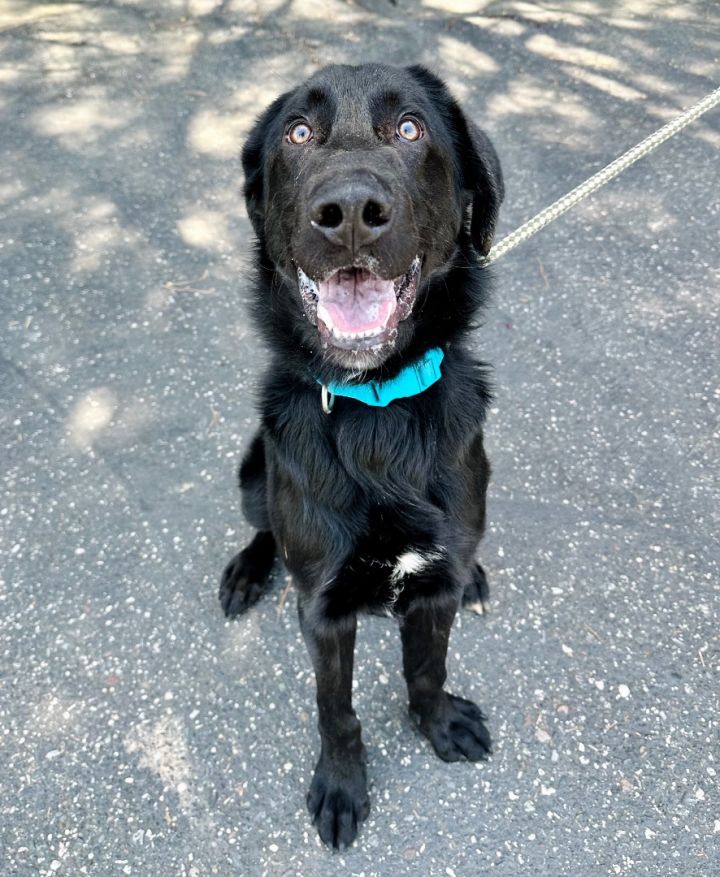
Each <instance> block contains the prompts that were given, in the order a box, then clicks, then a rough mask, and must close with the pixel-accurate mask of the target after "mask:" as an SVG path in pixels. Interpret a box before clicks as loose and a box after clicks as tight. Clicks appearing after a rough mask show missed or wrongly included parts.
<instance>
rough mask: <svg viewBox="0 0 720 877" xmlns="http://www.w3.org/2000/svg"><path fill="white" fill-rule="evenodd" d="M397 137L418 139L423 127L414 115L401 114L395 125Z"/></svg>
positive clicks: (411, 139) (410, 139)
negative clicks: (401, 116)
mask: <svg viewBox="0 0 720 877" xmlns="http://www.w3.org/2000/svg"><path fill="white" fill-rule="evenodd" d="M397 133H398V137H400V138H401V139H402V140H409V141H411V142H412V141H413V140H419V139H420V138H421V137H422V136H423V133H424V132H423V127H422V125H421V124H420V122H418V120H417V119H416V118H415V117H414V116H403V118H402V119H400V121H399V122H398V126H397Z"/></svg>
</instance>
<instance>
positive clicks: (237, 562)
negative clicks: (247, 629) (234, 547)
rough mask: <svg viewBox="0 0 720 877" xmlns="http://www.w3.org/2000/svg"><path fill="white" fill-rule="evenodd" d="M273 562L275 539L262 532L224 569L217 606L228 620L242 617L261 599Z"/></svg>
mask: <svg viewBox="0 0 720 877" xmlns="http://www.w3.org/2000/svg"><path fill="white" fill-rule="evenodd" d="M274 560H275V539H274V538H273V534H272V533H271V532H270V531H269V530H261V531H260V532H259V533H256V534H255V538H254V539H253V540H252V542H251V543H250V544H249V545H248V546H247V548H243V550H242V551H241V552H240V553H239V554H236V555H235V557H233V559H232V560H231V561H230V563H229V564H228V565H227V566H226V567H225V569H224V571H223V574H222V579H221V581H220V594H219V596H220V605H221V606H222V608H223V611H224V612H225V615H227V617H228V618H233V617H234V616H236V615H241V614H242V613H243V612H245V611H246V610H247V609H249V608H250V607H251V606H252V605H253V604H254V603H257V601H258V600H259V599H260V597H262V595H263V594H264V593H265V589H266V588H267V584H268V579H269V578H270V573H271V572H272V567H273V561H274Z"/></svg>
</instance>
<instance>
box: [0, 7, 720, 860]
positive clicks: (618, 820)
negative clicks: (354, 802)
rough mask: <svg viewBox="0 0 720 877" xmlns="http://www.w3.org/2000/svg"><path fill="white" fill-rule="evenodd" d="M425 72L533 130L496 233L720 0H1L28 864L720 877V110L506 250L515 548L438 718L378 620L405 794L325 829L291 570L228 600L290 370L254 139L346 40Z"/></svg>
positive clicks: (672, 109) (3, 297) (19, 853)
mask: <svg viewBox="0 0 720 877" xmlns="http://www.w3.org/2000/svg"><path fill="white" fill-rule="evenodd" d="M365 60H381V61H390V62H395V63H399V64H405V63H417V62H421V63H425V64H427V65H428V66H430V67H432V68H433V69H434V70H435V71H437V72H438V73H439V74H440V75H442V76H443V77H445V78H446V79H447V81H448V82H449V83H450V85H451V87H452V88H453V90H454V91H455V93H456V94H457V96H458V97H459V98H460V99H461V100H462V102H463V104H464V105H465V107H466V108H467V110H468V112H469V113H470V114H471V115H472V116H473V118H474V119H475V120H476V121H478V122H479V123H480V124H481V125H482V126H483V127H484V128H485V130H486V131H487V132H488V133H489V134H490V136H491V138H492V139H493V141H494V142H495V144H496V146H497V149H498V152H499V154H500V157H501V160H502V162H503V167H504V170H505V178H506V184H507V201H506V204H505V206H504V209H503V214H502V222H501V224H500V227H499V237H502V236H503V234H505V233H508V232H510V231H512V230H513V229H514V228H515V227H516V226H517V225H519V224H520V222H522V221H524V220H525V219H527V218H529V217H530V216H532V215H533V214H534V213H535V212H536V211H537V210H538V209H540V208H541V207H543V206H545V205H546V204H548V203H549V202H550V201H552V200H553V199H554V198H556V197H558V196H559V195H561V194H563V193H564V192H565V191H567V190H568V189H570V188H572V187H573V186H574V185H576V184H577V183H579V182H581V181H582V180H584V179H585V178H586V177H587V176H589V175H590V174H591V173H593V172H594V171H596V170H597V169H599V168H600V167H602V166H603V165H605V164H606V163H607V162H608V161H610V160H611V159H613V158H614V157H616V156H617V155H618V154H619V153H621V152H622V151H624V150H625V149H626V148H628V147H630V146H632V145H634V144H635V143H636V142H637V141H638V140H640V139H641V138H642V137H643V136H645V135H647V134H649V133H651V132H652V131H654V130H655V129H656V128H658V127H659V126H660V125H661V124H663V123H664V122H665V121H667V120H668V119H670V118H672V117H673V116H674V115H675V114H677V113H678V112H679V111H680V110H681V109H683V108H685V107H687V106H689V105H690V104H692V103H694V102H695V101H696V100H698V99H699V98H700V97H702V96H703V95H705V94H706V93H707V92H709V91H710V90H711V89H713V88H715V87H717V85H718V70H719V69H720V68H719V64H718V62H719V60H720V11H719V10H718V7H717V4H716V3H713V2H711V0H707V2H705V0H698V2H687V3H683V4H679V3H674V2H664V0H605V2H587V0H570V2H567V3H549V2H544V0H543V2H538V3H529V2H521V0H517V2H486V0H475V2H467V0H425V2H422V3H420V2H411V0H397V2H385V0H383V2H381V0H355V2H352V0H347V2H342V0H310V2H303V3H301V2H299V0H295V2H291V0H270V2H262V3H260V2H255V3H253V2H247V0H223V2H220V0H186V2H180V0H169V2H163V3H152V2H150V0H124V2H123V0H117V2H105V0H97V2H88V3H46V4H43V3H37V2H25V0H7V2H5V3H2V4H0V333H1V334H0V436H1V437H0V455H1V456H0V476H1V481H0V485H1V487H0V489H1V496H0V557H1V565H0V861H1V862H2V863H3V864H2V866H0V870H1V871H2V873H3V874H7V875H9V877H10V875H12V877H31V875H37V877H45V875H72V877H79V875H97V877H111V875H112V877H114V875H138V877H208V875H220V877H230V875H243V877H265V875H267V877H330V875H340V874H342V875H352V877H376V875H382V877H403V875H411V874H412V875H422V877H477V875H480V874H497V875H498V877H526V875H528V877H530V875H532V877H544V875H547V877H600V875H633V877H644V875H647V877H671V875H682V877H711V875H713V874H718V873H720V805H719V802H718V776H717V773H718V771H720V763H719V762H720V734H719V730H720V714H719V712H718V709H719V706H720V703H719V692H720V684H719V680H718V669H719V667H720V643H719V642H718V618H719V615H720V600H719V599H718V574H719V573H720V537H719V534H720V451H719V442H718V440H719V439H720V433H719V427H718V413H719V411H720V319H719V313H720V283H719V281H720V256H719V252H720V248H719V246H718V238H719V234H718V233H719V231H720V163H719V161H718V148H719V147H720V110H715V111H713V112H712V113H709V114H708V115H706V116H705V117H703V119H701V120H700V121H699V122H697V123H696V124H694V125H693V127H692V128H690V129H688V130H687V131H685V132H684V133H682V134H680V135H679V136H677V137H675V138H674V139H673V140H671V141H670V142H669V143H666V144H665V145H663V146H662V147H660V148H659V149H658V150H657V151H656V152H655V153H653V154H652V156H649V157H647V158H645V159H643V160H642V161H641V162H639V163H638V164H636V165H635V166H634V167H632V168H631V169H630V170H628V171H627V172H626V173H625V174H624V175H623V176H622V177H621V178H620V179H618V180H616V181H615V182H613V183H611V184H610V185H609V186H607V187H606V188H605V189H603V190H602V192H600V193H599V194H598V195H596V196H594V197H593V198H592V199H591V200H589V201H586V202H584V203H583V204H582V205H581V206H580V207H579V208H577V209H576V210H574V211H573V212H572V213H571V214H568V215H567V216H566V217H564V218H563V219H561V220H559V221H558V222H556V223H554V224H553V225H552V226H551V227H550V228H548V229H546V230H545V231H543V232H542V233H541V234H539V235H538V236H537V237H535V238H533V240H532V241H530V242H528V243H526V244H524V245H523V246H522V247H520V248H518V249H516V250H515V251H513V253H512V254H510V255H508V256H507V257H506V258H504V259H503V260H502V261H501V262H499V263H498V265H497V267H496V269H495V273H496V293H495V298H494V301H493V304H492V306H491V307H490V309H489V310H488V312H487V314H486V317H485V320H484V325H483V326H482V327H481V328H480V329H479V330H478V331H477V333H476V336H475V342H474V343H475V345H476V349H477V352H478V355H479V356H481V357H482V358H483V359H485V360H487V361H488V362H491V363H492V364H493V366H494V382H495V387H496V399H495V402H494V405H493V408H492V412H491V415H490V418H489V422H488V428H487V443H488V448H489V454H490V457H491V461H492V464H493V473H494V474H493V481H492V485H491V493H490V506H489V522H490V523H489V532H488V534H487V537H486V540H485V542H484V545H483V547H482V550H481V558H482V562H483V564H484V566H485V568H486V570H487V572H488V576H489V578H490V582H491V588H492V612H491V614H489V615H487V616H484V617H478V616H474V615H470V614H465V615H463V616H462V618H461V619H460V620H459V622H458V623H457V625H456V628H455V630H454V632H453V636H452V640H451V649H450V652H451V657H450V687H451V689H452V690H453V691H454V692H456V693H459V694H464V695H465V696H469V697H472V698H473V699H475V700H476V701H477V702H478V703H480V704H481V705H482V706H483V708H484V709H485V711H486V712H487V714H488V716H489V724H490V728H491V731H492V734H493V737H494V741H495V753H494V755H493V757H492V758H491V759H490V760H489V761H488V762H486V763H483V764H479V765H467V764H454V765H446V764H443V763H442V762H440V761H439V760H437V759H436V757H435V756H434V754H433V753H432V751H431V749H430V746H429V744H427V743H426V742H425V741H424V740H423V739H422V738H420V737H419V736H418V735H417V733H416V732H415V731H414V729H413V728H412V726H411V724H410V722H409V720H408V717H407V714H406V706H405V693H404V687H403V682H402V677H401V673H400V648H399V638H398V634H397V630H396V628H395V626H394V625H393V624H392V623H391V622H390V621H385V620H381V619H369V620H363V621H362V623H361V626H360V631H359V636H358V644H357V649H356V656H357V657H356V674H355V675H356V683H355V684H356V698H355V700H356V707H357V711H358V715H359V716H360V718H361V720H362V722H363V728H364V736H365V740H366V745H367V747H368V753H369V779H370V793H371V797H372V812H371V815H370V818H369V819H368V821H367V823H366V824H365V825H364V827H363V828H362V831H361V833H360V836H359V839H358V842H357V844H356V845H355V846H354V847H353V848H351V849H350V850H348V851H346V852H343V853H331V852H328V851H327V850H326V849H325V848H324V847H323V846H322V845H321V844H320V842H319V840H318V838H317V836H316V833H315V830H314V829H313V828H312V826H311V825H310V824H309V820H308V817H307V813H306V811H305V804H304V795H305V791H306V789H307V786H308V784H309V781H310V777H311V773H312V769H313V766H314V761H315V758H316V755H317V751H318V737H317V733H316V730H315V707H314V681H313V677H312V674H311V669H310V663H309V660H308V658H307V656H306V653H305V649H304V645H303V643H302V641H301V637H300V634H299V630H298V625H297V620H296V617H295V611H294V609H295V607H294V595H293V592H292V590H291V589H290V588H289V583H288V581H287V580H286V578H285V576H284V574H283V573H282V571H280V570H278V573H277V576H276V582H275V587H274V589H273V591H272V593H270V594H269V595H268V597H267V598H266V599H264V600H263V601H262V602H261V603H260V604H259V605H258V606H257V607H256V608H255V609H254V610H253V611H252V612H251V613H250V614H249V615H248V616H247V617H245V618H243V619H241V620H240V621H238V622H228V621H226V620H225V619H224V617H223V615H222V613H221V611H220V608H219V604H218V602H217V597H216V593H217V586H218V579H219V574H220V571H221V569H222V567H223V565H224V563H225V562H226V561H227V559H228V558H229V557H230V556H231V555H232V554H233V553H234V552H235V551H236V550H237V548H238V546H240V545H241V544H242V543H243V542H244V541H245V540H247V539H248V537H249V536H250V531H249V530H248V528H247V526H246V525H245V524H244V522H243V521H242V518H241V513H240V503H239V494H238V493H237V490H236V486H235V469H236V466H237V463H238V461H239V458H240V455H241V453H242V449H243V447H244V446H245V444H246V442H247V441H248V439H249V437H250V435H251V433H252V430H253V428H254V424H255V414H254V398H255V395H254V394H255V392H256V386H257V379H258V376H259V374H260V371H261V369H262V365H263V361H264V352H263V349H262V346H261V344H260V343H259V342H258V340H257V339H256V337H255V333H254V330H253V328H252V326H251V325H250V324H249V322H248V317H247V312H246V304H247V300H248V282H247V270H248V264H249V252H250V250H249V245H250V227H249V222H248V220H247V218H246V215H245V210H244V206H243V203H242V199H241V197H240V187H241V182H242V179H241V171H240V167H239V161H238V153H239V149H240V146H241V143H242V139H243V137H244V135H245V134H246V133H247V131H248V130H249V128H250V126H251V124H252V121H253V119H254V118H255V116H256V115H257V114H258V112H259V111H260V110H261V109H262V108H263V107H264V106H265V105H266V104H267V103H268V102H269V101H270V100H271V99H272V98H273V97H274V96H275V95H276V94H277V93H278V92H279V91H281V90H283V89H284V88H286V87H287V86H289V85H291V84H293V83H295V82H297V81H299V80H301V79H302V78H304V77H305V76H306V75H308V74H309V73H311V72H312V71H314V70H316V69H317V68H318V67H319V66H322V65H323V64H326V63H330V62H334V61H346V62H360V61H365Z"/></svg>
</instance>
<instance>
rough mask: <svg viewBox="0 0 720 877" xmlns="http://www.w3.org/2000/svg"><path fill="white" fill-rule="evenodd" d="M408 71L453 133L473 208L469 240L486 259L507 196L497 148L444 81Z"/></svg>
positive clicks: (463, 185)
mask: <svg viewBox="0 0 720 877" xmlns="http://www.w3.org/2000/svg"><path fill="white" fill-rule="evenodd" d="M408 72H409V73H410V75H411V76H412V77H413V78H414V79H415V80H416V82H418V83H420V85H422V87H423V88H424V89H425V91H426V93H427V94H428V97H429V98H430V100H431V101H432V102H433V104H434V105H435V107H436V109H437V110H438V111H439V112H440V114H441V115H442V116H443V117H444V120H445V122H446V123H447V125H448V128H449V130H450V131H451V132H452V135H453V139H454V141H455V142H454V146H455V157H456V162H457V170H458V174H459V177H460V185H461V188H462V189H463V190H464V191H465V192H466V193H467V197H468V201H469V203H470V204H471V205H472V207H471V211H472V214H471V219H470V239H471V240H472V243H473V246H474V247H475V249H476V250H477V251H478V252H479V253H481V254H482V255H483V256H487V254H488V253H489V252H490V247H491V246H492V242H493V236H494V234H495V223H496V222H497V218H498V213H499V211H500V205H501V203H502V200H503V198H504V196H505V186H504V184H503V177H502V171H501V170H500V160H499V159H498V156H497V153H496V152H495V147H494V146H493V145H492V143H491V142H490V138H489V137H488V136H487V134H485V133H484V132H483V131H481V130H480V129H479V128H478V127H477V125H475V124H474V123H473V122H472V121H470V119H468V118H467V117H466V116H465V113H463V111H462V109H461V108H460V105H459V104H458V102H457V101H456V100H455V99H454V98H453V97H452V95H451V94H450V92H449V91H448V89H447V87H446V86H445V84H444V83H443V82H442V80H441V79H439V78H438V77H437V76H435V74H434V73H431V72H430V71H429V70H427V69H426V68H425V67H421V66H420V65H414V66H412V67H408Z"/></svg>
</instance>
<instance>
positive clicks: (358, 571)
mask: <svg viewBox="0 0 720 877" xmlns="http://www.w3.org/2000/svg"><path fill="white" fill-rule="evenodd" d="M433 523H434V522H432V521H429V522H427V525H426V526H425V527H422V526H419V522H418V520H417V518H416V517H415V518H413V519H412V520H407V518H406V517H405V516H404V515H402V513H401V512H400V511H399V510H397V509H387V508H383V509H376V510H374V512H372V513H371V514H370V515H369V520H368V529H367V532H366V533H365V534H364V535H363V536H362V537H361V538H360V539H359V540H358V542H357V544H356V545H355V546H354V549H353V550H352V552H351V553H350V555H349V556H348V557H347V558H346V559H345V561H344V562H343V564H342V565H341V567H340V569H339V570H338V572H337V574H336V575H335V576H334V577H333V578H332V579H331V580H330V581H329V582H328V583H327V584H326V585H325V586H324V587H323V594H322V599H323V603H324V610H325V613H326V614H327V615H328V616H330V617H334V618H338V617H341V616H343V615H346V614H350V613H354V612H358V611H368V612H371V613H373V614H381V615H387V614H390V615H392V614H398V615H402V614H403V613H404V612H405V611H406V609H407V607H408V606H409V604H410V603H411V602H412V601H413V600H414V599H416V598H417V597H420V596H425V597H432V596H434V595H435V594H436V593H437V592H438V591H439V590H444V589H446V588H447V587H449V586H450V581H451V575H450V569H449V562H450V560H449V555H448V550H447V546H446V545H444V544H442V541H441V537H440V533H438V532H437V527H436V526H432V524H433Z"/></svg>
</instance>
